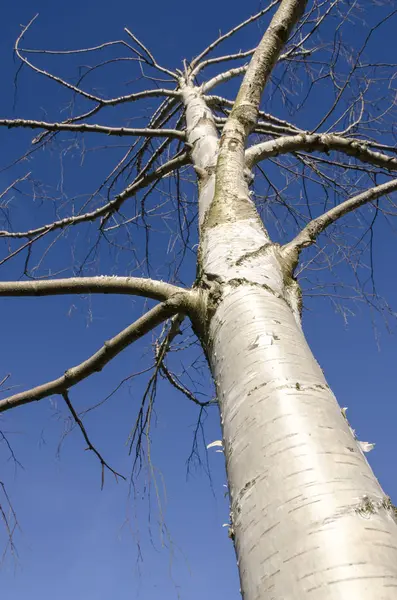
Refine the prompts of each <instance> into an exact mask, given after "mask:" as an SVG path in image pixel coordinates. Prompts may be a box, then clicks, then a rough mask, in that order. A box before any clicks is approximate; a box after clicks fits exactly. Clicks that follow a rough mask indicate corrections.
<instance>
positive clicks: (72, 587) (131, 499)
mask: <svg viewBox="0 0 397 600" xmlns="http://www.w3.org/2000/svg"><path fill="white" fill-rule="evenodd" d="M260 6H261V5H260V4H259V3H258V2H256V1H255V2H250V3H240V2H236V1H234V0H232V1H229V2H226V0H219V1H218V2H213V1H210V0H202V1H201V2H200V7H199V6H198V5H197V6H196V5H195V6H194V7H193V4H192V5H190V4H189V3H186V2H182V0H173V1H172V2H167V3H166V2H160V1H159V0H153V1H152V2H139V3H138V2H126V1H125V0H118V1H116V2H113V3H109V2H105V1H104V0H97V1H95V2H94V1H93V0H81V1H80V2H77V0H70V1H69V2H62V3H61V2H54V1H50V0H35V2H34V3H32V2H30V1H28V0H20V1H19V2H6V4H5V5H4V7H3V19H2V21H1V24H0V29H1V35H0V56H1V65H2V93H1V95H0V115H1V117H16V116H20V117H24V118H32V119H40V118H43V119H48V120H50V119H52V118H53V119H55V118H56V115H59V109H60V108H62V106H63V105H64V102H65V97H64V96H63V95H62V94H61V93H60V92H58V90H57V89H56V88H55V87H54V86H52V85H48V84H44V83H43V82H42V80H40V79H39V78H38V77H32V76H31V75H30V74H29V73H24V72H22V73H21V76H20V79H19V83H18V88H17V94H16V95H14V87H13V79H14V75H15V72H16V69H17V63H16V62H15V61H14V59H13V54H12V48H13V44H14V41H15V38H16V37H17V35H18V33H19V32H20V26H21V24H26V23H27V22H28V21H29V20H30V19H31V18H32V16H33V15H34V14H35V13H36V12H38V13H39V18H38V20H37V22H36V23H35V25H34V27H33V29H32V32H31V34H30V36H29V38H28V39H29V44H27V45H30V46H34V47H42V48H44V47H45V48H56V49H67V48H72V47H73V48H77V47H86V46H90V45H96V44H99V43H101V42H104V41H109V40H115V39H120V38H121V37H122V36H123V28H124V27H128V28H130V29H131V30H133V31H134V33H136V34H137V35H138V36H139V37H141V38H142V39H143V40H144V41H145V42H146V43H147V44H148V45H149V46H150V48H151V50H152V51H153V52H154V54H155V55H156V56H158V57H159V58H160V59H161V61H162V63H163V64H166V65H168V66H170V67H171V68H178V67H180V66H181V64H182V60H183V59H184V58H185V57H187V58H189V57H191V56H192V55H194V54H195V53H197V52H198V51H200V50H201V49H202V48H203V47H204V46H206V45H207V44H208V43H209V42H210V41H211V40H212V39H213V38H214V37H215V36H216V35H217V33H218V31H219V29H222V30H226V29H227V28H229V27H230V26H232V25H233V24H235V23H238V22H239V21H240V20H241V19H242V18H244V17H246V16H248V15H249V14H251V13H253V12H255V11H257V10H258V9H259V8H260ZM394 25H395V21H394ZM262 28H263V25H262V26H261V27H259V28H258V27H257V26H255V27H253V28H252V29H250V30H249V32H247V33H245V34H244V35H243V36H242V37H240V41H239V43H241V47H242V48H243V49H246V48H250V47H252V46H253V45H254V44H255V43H256V41H257V40H258V36H259V35H260V31H261V30H262ZM388 32H390V34H391V35H390V36H387V33H388ZM392 32H393V28H392V27H391V26H390V28H389V29H386V30H385V32H384V34H383V35H384V37H383V43H382V47H381V48H380V49H379V53H380V55H382V52H383V53H384V54H385V56H386V55H387V54H388V53H394V56H395V55H396V41H395V38H393V35H392ZM26 43H27V42H26ZM377 58H378V55H377ZM49 60H50V59H49ZM42 64H44V62H43V63H42ZM55 64H56V63H55V62H54V61H52V62H51V65H55ZM117 68H118V67H116V69H117ZM68 69H69V70H68ZM62 72H63V74H64V75H66V76H70V77H73V75H75V72H74V71H72V70H71V69H70V68H69V67H66V68H64V70H63V71H62ZM113 73H114V72H113V71H111V69H110V68H109V69H108V70H105V71H104V72H103V81H104V87H105V88H106V90H107V91H109V90H112V86H113V84H114V88H117V89H118V90H120V89H124V90H126V91H124V92H120V93H127V92H130V91H133V89H134V87H133V85H132V84H129V85H128V86H127V87H126V88H122V87H120V81H119V79H117V77H120V75H121V72H119V71H117V70H116V73H117V75H113ZM123 73H124V74H125V71H124V72H123ZM113 77H114V80H113ZM126 79H128V76H127V77H126ZM131 79H132V77H131ZM137 85H142V82H138V83H137ZM113 95H116V94H113ZM322 100H324V101H325V99H324V98H323V99H322ZM311 108H312V111H315V110H318V106H312V107H311ZM124 110H125V111H127V112H128V111H134V110H135V106H134V105H132V106H128V107H127V108H125V109H124ZM124 114H126V113H124ZM130 116H131V118H132V117H133V116H134V115H133V114H131V115H130ZM31 137H32V135H31V133H27V132H15V133H14V134H13V135H10V132H8V131H5V130H2V129H0V159H1V164H6V163H7V162H9V160H10V157H11V158H12V157H14V156H17V155H18V154H20V153H21V150H22V149H23V147H24V146H23V141H24V140H25V141H26V142H27V141H28V140H29V139H31ZM94 156H95V157H94V158H88V159H87V163H86V165H85V169H84V170H79V171H78V172H76V173H77V174H76V176H75V178H74V179H73V180H72V182H71V183H69V182H70V179H69V180H67V181H68V183H67V184H65V185H68V186H70V188H69V190H68V191H69V193H76V190H78V189H81V190H83V189H84V190H85V191H86V190H87V189H92V181H93V179H92V178H93V176H94V175H95V174H96V173H97V172H98V171H100V170H101V169H102V168H105V166H106V163H105V158H103V157H102V154H95V155H94ZM35 160H36V159H33V160H32V161H31V162H29V163H27V164H26V168H29V169H33V168H34V167H35V164H36V163H35ZM46 160H47V162H45V163H43V162H42V161H41V159H37V164H38V169H39V170H40V172H41V175H43V179H44V175H46V176H47V181H49V182H50V183H51V182H52V183H54V181H56V179H57V178H58V177H59V157H58V154H57V153H56V152H54V154H53V155H52V157H50V158H48V159H46ZM11 177H12V176H11V174H9V173H8V172H2V173H0V191H1V190H2V189H4V188H5V187H6V186H7V185H8V184H9V183H10V181H11V179H10V178H11ZM65 181H66V180H65ZM23 201H24V202H25V203H26V205H24V206H22V205H21V208H20V211H21V215H22V216H21V219H23V215H25V214H26V215H27V216H28V217H31V216H32V215H34V212H35V211H34V209H35V206H36V205H35V201H34V200H33V199H32V198H30V197H25V198H24V200H23ZM19 202H21V200H20V199H19ZM36 202H37V201H36ZM49 210H51V209H49ZM22 211H23V212H22ZM379 228H380V229H379V235H378V236H377V237H376V245H375V266H376V272H377V285H378V289H379V290H380V293H381V294H382V295H384V296H386V297H387V298H388V300H389V301H390V303H391V304H392V306H393V305H394V308H396V304H395V297H396V291H397V284H396V281H397V279H396V275H397V273H396V261H395V260H393V259H392V258H391V257H394V256H395V250H396V236H395V232H394V231H392V230H391V229H387V228H386V227H385V226H382V225H379ZM78 243H80V241H78V242H76V244H78ZM82 243H84V239H83V240H82ZM161 243H163V242H161ZM164 243H165V242H164ZM159 244H160V242H159ZM65 248H66V246H62V245H60V246H59V250H57V252H58V254H55V255H54V261H55V263H56V264H58V263H59V264H62V260H63V258H64V256H63V255H62V252H64V251H65V252H66V250H65ZM68 252H70V251H69V250H68ZM161 252H162V250H161V248H160V246H159V248H158V252H157V254H156V255H155V258H156V259H157V260H159V259H160V256H161ZM69 258H70V257H69V256H68V260H69ZM112 261H113V257H112V255H111V254H109V255H108V256H105V257H104V258H103V259H102V262H101V265H100V272H101V273H107V272H109V273H114V272H118V273H119V274H124V273H122V272H121V271H120V269H121V268H122V265H121V266H120V265H118V266H117V268H116V266H115V264H114V263H113V262H112ZM69 262H70V261H69ZM18 269H20V263H16V266H15V267H8V266H7V267H6V268H4V269H3V270H2V272H1V274H0V276H1V278H2V279H8V278H12V277H18V276H19V273H20V270H18ZM193 279H194V270H192V272H191V273H190V272H187V274H186V283H191V281H192V280H193ZM393 303H394V304H393ZM0 305H1V310H0V323H1V329H0V331H1V344H0V359H1V360H0V379H1V378H2V377H3V376H4V375H6V374H7V373H12V379H11V382H12V384H14V385H17V384H19V385H21V386H23V388H25V387H28V386H32V385H35V384H39V383H41V382H43V381H45V380H47V379H48V378H52V377H56V376H58V375H59V374H61V373H62V372H63V371H64V370H65V369H66V368H68V367H70V366H72V365H74V364H76V363H77V362H79V361H80V360H82V359H84V358H85V357H87V356H88V355H89V354H91V353H92V352H93V351H95V350H96V349H97V348H98V347H99V346H100V345H101V344H102V343H103V341H104V340H106V339H107V338H109V337H111V336H112V335H114V334H115V333H116V332H117V331H119V330H120V329H121V328H123V327H125V326H126V325H127V324H128V323H129V322H130V321H131V319H132V318H133V317H134V315H136V314H137V313H139V310H140V307H141V304H139V303H138V302H137V303H134V302H132V301H131V299H128V298H119V297H109V296H106V297H104V298H100V297H96V298H93V299H72V298H70V297H69V298H67V297H66V298H62V297H59V298H38V299H23V298H21V299H8V298H5V299H1V300H0ZM308 308H310V311H307V312H306V313H305V318H304V325H305V331H306V334H307V336H308V339H309V342H310V344H311V346H312V349H313V351H314V353H315V355H316V357H317V359H318V360H319V362H320V364H321V366H322V368H323V369H324V371H325V374H326V376H327V379H328V381H329V383H330V385H331V387H332V388H333V390H334V392H335V393H336V396H337V398H338V400H339V403H340V404H341V406H348V407H349V418H350V420H351V423H352V426H353V427H354V428H355V429H356V430H357V433H358V435H359V438H360V439H362V440H365V441H370V442H376V448H375V450H374V451H373V452H372V453H371V455H370V456H369V460H370V463H371V465H372V466H373V468H374V470H375V472H376V474H377V476H378V477H379V479H380V481H381V484H382V485H383V487H384V489H385V491H386V493H388V494H390V495H391V496H392V498H393V497H394V499H395V500H396V498H397V482H396V472H395V471H396V466H395V464H396V460H395V455H396V449H395V423H396V422H397V403H396V398H395V395H396V393H395V390H396V384H397V371H396V366H395V360H396V338H395V333H394V332H395V324H394V323H393V322H392V323H391V325H392V328H391V332H390V333H389V332H387V330H386V328H385V327H384V326H383V325H382V324H381V321H380V320H379V319H377V317H376V316H375V317H374V319H375V322H376V333H375V332H374V327H373V322H372V320H371V317H372V316H373V315H371V313H370V311H369V310H368V309H366V308H365V307H363V306H361V307H360V306H359V307H355V314H354V316H353V315H352V316H350V317H349V319H348V322H347V323H345V321H344V320H343V319H342V318H341V316H340V315H339V314H337V313H336V312H335V310H334V309H333V308H332V305H331V304H329V303H328V302H326V301H324V300H321V299H319V300H318V301H317V302H314V301H310V302H309V304H308ZM149 348H150V339H146V340H144V341H143V342H142V343H140V344H138V346H137V347H135V348H130V349H128V350H127V351H125V352H124V353H123V354H122V355H121V356H119V357H118V358H117V360H115V361H114V364H113V365H112V366H110V367H109V368H107V369H106V370H105V371H104V372H102V373H101V374H100V375H96V376H94V377H93V378H92V379H91V380H89V381H88V382H85V383H83V384H80V385H79V386H78V388H76V389H75V390H74V391H73V401H74V402H75V405H76V407H77V408H78V409H79V410H80V409H82V408H84V407H86V406H89V405H91V404H93V403H95V402H98V401H99V400H101V399H102V398H104V397H105V396H106V395H107V394H108V393H109V392H110V391H111V390H112V389H113V388H114V387H115V385H117V382H118V381H120V379H122V378H124V377H126V376H128V375H129V374H131V373H132V372H133V371H136V370H139V368H142V365H144V364H147V362H146V363H145V360H146V361H147V358H145V357H147V351H148V349H149ZM145 352H146V355H145V356H144V358H143V359H141V356H142V354H143V353H145ZM143 384H144V380H141V379H139V380H137V382H136V383H135V384H133V385H132V386H131V387H128V385H127V386H125V387H124V388H123V389H122V390H121V391H120V392H119V393H118V395H116V396H115V397H114V398H113V399H112V400H111V401H109V402H107V403H106V404H105V405H103V407H101V408H100V409H99V410H98V411H97V412H93V413H91V415H90V416H89V417H88V418H87V421H86V424H87V427H88V429H89V432H90V435H91V437H92V439H93V441H95V442H96V443H97V445H98V447H99V449H100V450H101V451H102V452H103V454H104V455H105V456H106V458H107V459H108V461H109V462H110V463H111V464H112V466H114V467H115V468H116V469H117V470H119V471H121V472H123V473H126V474H128V473H129V471H130V469H131V462H132V459H131V457H130V456H129V455H128V445H127V444H126V441H127V439H128V435H129V432H130V430H131V427H132V424H133V419H134V415H135V414H136V407H137V403H138V402H139V399H140V395H141V394H142V390H143ZM204 390H207V391H208V393H210V384H209V383H208V382H207V383H206V384H205V387H204ZM196 408H197V407H195V406H193V405H190V404H189V403H187V401H186V399H185V398H183V397H180V396H179V395H177V393H176V392H175V391H174V390H173V389H170V388H168V387H163V388H162V389H161V393H160V394H159V398H158V401H157V406H156V415H157V420H156V424H155V430H154V434H155V435H153V449H152V452H153V463H154V465H155V470H156V480H157V484H158V492H159V495H160V497H161V506H162V511H163V521H164V522H163V524H162V523H161V515H160V513H159V509H158V506H157V502H156V490H155V488H154V486H153V483H152V484H151V485H150V486H149V484H148V482H149V481H150V478H149V477H148V476H147V475H148V474H147V473H145V472H144V473H143V474H142V476H141V478H140V479H139V481H138V483H137V488H136V490H132V491H131V494H130V496H129V495H128V492H129V488H128V485H127V484H125V483H123V482H119V483H118V484H116V482H115V481H114V480H113V479H112V477H111V476H110V475H107V476H106V485H105V488H104V490H103V491H101V490H100V469H99V466H98V464H97V462H96V461H95V458H94V457H93V456H92V455H91V454H89V453H87V452H84V443H83V441H82V439H81V436H80V433H79V432H78V431H76V430H74V431H73V432H72V433H71V434H70V435H68V436H67V437H66V439H65V440H64V441H63V443H62V445H61V448H60V451H58V449H59V442H60V440H61V439H62V435H63V432H64V428H65V426H66V427H67V424H68V423H67V421H66V425H65V419H64V417H65V416H66V415H67V413H66V411H65V408H64V406H63V405H62V402H61V401H60V400H56V399H55V400H53V401H47V400H44V401H42V402H40V403H38V404H37V405H30V406H26V407H23V408H20V409H17V410H15V411H13V412H10V413H7V414H6V415H4V416H2V417H1V418H0V429H1V430H3V431H4V432H5V433H7V436H8V437H9V440H10V441H11V443H12V445H13V448H14V451H15V453H16V456H17V458H18V460H19V461H20V462H21V464H22V467H21V468H17V469H15V468H14V464H13V463H12V461H10V460H9V453H8V451H7V447H6V445H5V444H4V443H2V444H1V443H0V481H3V482H4V483H5V484H6V486H7V490H8V492H9V494H10V497H11V499H12V503H13V506H14V508H15V510H16V512H17V515H18V519H19V523H20V526H21V531H20V532H19V533H17V535H16V538H15V541H16V544H17V550H18V556H17V557H12V556H10V555H9V553H8V554H7V555H6V557H5V559H4V561H3V563H2V566H1V568H0V593H1V595H2V597H4V598H7V600H19V599H20V598H22V597H24V598H29V600H36V599H37V600H38V599H40V600H50V599H51V600H66V599H67V600H69V598H71V597H73V598H75V599H76V600H80V599H81V600H82V599H86V598H95V600H108V599H109V598H117V599H120V600H124V599H125V600H127V599H130V598H140V599H142V600H157V599H160V598H161V599H162V600H170V599H174V598H178V597H180V598H182V599H188V600H196V599H197V600H198V599H200V600H201V599H202V598H206V599H207V600H215V599H219V598H228V600H234V599H236V600H237V598H239V597H240V595H239V585H238V578H237V569H236V564H235V557H234V552H233V548H232V544H231V542H230V540H229V539H228V537H227V529H226V528H223V527H222V524H223V523H226V522H227V521H228V504H227V499H225V497H224V492H225V488H224V483H225V474H224V469H223V464H222V462H223V459H222V455H221V454H217V453H215V452H214V451H211V452H210V453H209V457H208V465H206V464H204V466H203V467H197V468H196V469H195V468H192V470H191V472H190V475H189V477H187V476H186V461H187V459H188V457H189V454H190V451H191V447H192V440H193V434H194V429H195V424H196V421H197V417H198V411H197V409H196ZM204 429H205V439H206V442H207V443H208V442H211V441H213V440H215V439H219V437H220V433H219V426H218V418H217V413H216V410H213V411H210V412H209V414H208V418H207V419H206V421H205V428H204ZM200 443H201V451H202V458H203V460H204V463H205V460H206V459H205V453H204V452H203V448H204V444H203V442H202V440H201V441H200ZM208 468H209V472H210V477H209V476H208V474H207V471H208ZM148 498H149V499H150V504H151V508H150V509H149V507H148ZM5 546H6V536H5V532H4V530H3V529H1V528H0V550H1V549H2V548H4V547H5Z"/></svg>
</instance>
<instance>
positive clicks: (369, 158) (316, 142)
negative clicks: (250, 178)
mask: <svg viewBox="0 0 397 600" xmlns="http://www.w3.org/2000/svg"><path fill="white" fill-rule="evenodd" d="M370 145H371V142H367V141H365V142H364V141H362V140H356V139H353V138H344V137H342V136H338V135H335V134H328V133H327V134H306V133H299V134H297V135H294V136H285V137H282V138H280V139H277V140H270V141H266V142H262V143H261V144H257V145H255V146H251V147H250V148H248V150H246V153H245V160H246V166H247V167H248V168H249V169H251V168H252V167H253V166H254V165H255V164H256V163H258V162H259V161H261V160H265V159H266V158H271V157H274V156H279V155H280V154H288V153H289V152H297V151H305V150H306V151H316V152H325V153H328V152H330V151H334V152H343V153H344V154H347V155H349V156H353V157H354V158H357V159H358V160H360V161H361V162H365V163H370V164H372V165H375V166H377V167H381V168H382V169H387V170H388V171H395V170H396V169H397V159H396V158H394V157H392V156H388V155H387V154H382V153H381V152H374V151H373V150H369V149H368V146H370Z"/></svg>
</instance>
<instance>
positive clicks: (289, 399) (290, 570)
mask: <svg viewBox="0 0 397 600" xmlns="http://www.w3.org/2000/svg"><path fill="white" fill-rule="evenodd" d="M219 233H220V232H219ZM258 263H259V261H258ZM260 270H261V271H262V273H267V275H268V280H267V283H266V284H264V285H260V284H258V278H259V277H258V273H260ZM280 279H281V271H280V270H279V271H278V272H277V271H276V269H275V267H273V269H272V270H269V271H267V270H266V263H265V261H264V264H263V267H262V269H261V268H260V264H257V266H256V267H255V268H254V270H253V273H252V279H251V280H248V278H247V276H245V277H244V279H243V280H242V281H236V280H234V281H233V280H232V281H230V282H225V283H224V284H223V285H221V286H220V287H219V288H218V291H217V305H216V309H215V311H214V312H213V316H212V318H210V323H209V330H208V337H207V352H208V355H209V357H210V362H211V369H212V373H213V376H214V379H215V381H216V385H217V393H218V398H219V402H220V410H221V418H222V429H223V439H224V449H225V456H226V465H227V475H228V483H229V490H230V502H231V536H232V537H233V538H234V542H235V549H236V554H237V562H238V567H239V572H240V579H241V590H242V594H243V597H244V599H245V600H262V599H263V600H265V599H266V600H270V599H278V600H281V599H283V600H287V599H291V600H298V599H300V598H313V599H321V600H325V599H331V598H332V599H336V598H338V599H341V598H343V599H346V600H352V599H357V600H358V599H360V600H369V599H371V600H375V599H378V598H382V599H383V600H386V599H392V598H393V599H395V598H397V560H396V559H397V527H396V523H395V521H394V513H393V509H392V507H391V504H390V501H389V500H388V499H387V497H386V496H385V495H384V493H383V491H382V489H381V488H380V486H379V484H378V482H377V480H376V478H375V476H374V475H373V473H372V471H371V469H370V467H369V465H368V463H367V461H366V459H365V457H364V455H363V453H362V451H361V449H360V447H359V445H358V444H357V442H356V440H355V439H354V438H353V436H352V433H351V431H350V428H349V426H348V424H347V422H346V420H345V419H344V418H343V416H342V415H341V411H340V408H339V406H338V404H337V402H336V400H335V397H334V395H333V394H332V392H331V390H330V389H329V387H328V385H327V383H326V380H325V378H324V375H323V373H322V371H321V369H320V367H319V366H318V364H317V362H316V360H315V359H314V357H313V355H312V353H311V351H310V348H309V346H308V344H307V342H306V340H305V338H304V335H303V333H302V330H301V328H300V326H299V323H298V322H297V320H296V314H294V311H293V309H291V306H290V305H289V300H288V296H286V295H285V294H284V295H282V294H280V293H279V292H278V283H279V281H280ZM273 281H275V285H274V286H273ZM213 310H214V309H213Z"/></svg>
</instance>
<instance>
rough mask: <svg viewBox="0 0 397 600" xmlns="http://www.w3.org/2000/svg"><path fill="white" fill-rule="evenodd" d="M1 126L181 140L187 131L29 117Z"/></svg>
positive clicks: (6, 120)
mask: <svg viewBox="0 0 397 600" xmlns="http://www.w3.org/2000/svg"><path fill="white" fill-rule="evenodd" d="M0 127H8V129H12V128H13V127H27V128H29V129H45V130H46V131H77V132H79V133H84V132H85V131H88V132H90V133H105V134H106V135H117V136H125V135H137V136H141V135H143V136H145V137H167V138H176V139H180V140H184V139H185V133H184V132H183V131H178V130H176V129H149V128H143V129H139V128H138V129H133V128H130V127H106V126H105V125H96V124H93V125H91V124H89V123H78V124H75V123H46V122H45V121H31V120H29V119H0Z"/></svg>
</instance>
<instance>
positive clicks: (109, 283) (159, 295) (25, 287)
mask: <svg viewBox="0 0 397 600" xmlns="http://www.w3.org/2000/svg"><path fill="white" fill-rule="evenodd" d="M68 294H127V295H131V296H143V297H145V298H151V299H152V300H160V301H163V300H168V299H169V298H171V296H174V295H175V294H189V290H184V289H183V288H180V287H178V286H176V285H172V284H170V283H166V282H165V281H156V280H155V279H145V278H143V277H116V276H114V277H113V276H109V277H107V276H99V277H70V278H68V279H46V280H44V281H40V280H39V281H0V296H62V295H68Z"/></svg>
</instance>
